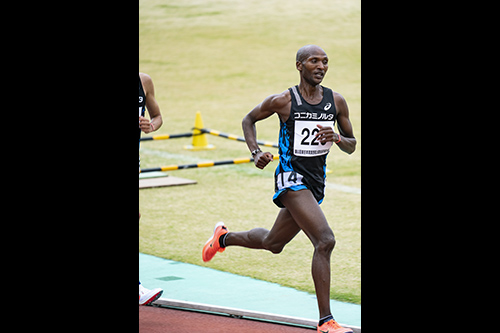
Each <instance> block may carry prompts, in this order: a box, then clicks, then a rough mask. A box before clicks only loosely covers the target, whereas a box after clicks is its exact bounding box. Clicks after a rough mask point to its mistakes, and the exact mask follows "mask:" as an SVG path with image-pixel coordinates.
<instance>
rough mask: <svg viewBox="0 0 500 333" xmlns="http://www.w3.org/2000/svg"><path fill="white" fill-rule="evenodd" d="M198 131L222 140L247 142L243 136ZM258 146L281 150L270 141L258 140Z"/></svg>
mask: <svg viewBox="0 0 500 333" xmlns="http://www.w3.org/2000/svg"><path fill="white" fill-rule="evenodd" d="M196 129H197V130H199V131H201V132H202V133H207V134H210V135H214V136H220V137H221V138H226V139H230V140H235V141H240V142H245V138H243V137H241V136H237V135H234V134H227V133H221V132H219V131H216V130H212V129H209V128H196ZM257 144H259V145H261V146H265V147H274V148H279V146H278V144H276V143H273V142H270V141H260V140H257Z"/></svg>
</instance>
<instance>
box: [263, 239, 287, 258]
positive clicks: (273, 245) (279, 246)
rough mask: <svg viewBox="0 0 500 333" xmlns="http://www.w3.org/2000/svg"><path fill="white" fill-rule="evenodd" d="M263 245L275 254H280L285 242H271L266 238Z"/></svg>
mask: <svg viewBox="0 0 500 333" xmlns="http://www.w3.org/2000/svg"><path fill="white" fill-rule="evenodd" d="M262 246H263V247H264V249H266V250H268V251H270V252H272V253H273V254H279V253H281V251H283V248H284V247H285V244H279V243H275V242H270V241H269V240H268V239H267V238H265V239H264V241H263V242H262Z"/></svg>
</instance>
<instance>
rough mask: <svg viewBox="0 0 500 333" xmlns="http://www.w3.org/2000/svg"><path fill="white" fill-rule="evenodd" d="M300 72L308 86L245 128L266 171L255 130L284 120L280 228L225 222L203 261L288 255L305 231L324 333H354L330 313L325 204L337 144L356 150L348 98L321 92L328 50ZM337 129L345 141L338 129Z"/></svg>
mask: <svg viewBox="0 0 500 333" xmlns="http://www.w3.org/2000/svg"><path fill="white" fill-rule="evenodd" d="M296 67H297V70H298V71H299V72H300V84H299V85H298V86H295V87H292V88H290V89H288V90H286V91H284V92H282V93H280V94H277V95H271V96H269V97H267V98H266V99H265V100H264V101H263V102H262V103H261V104H259V105H257V106H256V107H255V108H254V109H253V110H252V111H250V112H249V113H248V114H247V115H246V116H245V117H244V118H243V122H242V126H243V132H244V134H245V140H246V143H247V145H248V148H249V149H250V151H251V152H252V156H253V157H254V159H255V161H254V163H255V166H256V167H258V168H259V169H264V168H265V167H266V165H267V164H268V163H269V162H271V161H272V160H273V155H272V154H271V153H269V152H262V151H261V150H260V148H259V146H258V145H257V141H256V130H255V123H256V122H257V121H260V120H263V119H266V118H268V117H269V116H271V115H272V114H274V113H277V114H278V116H279V119H280V124H281V126H280V127H281V128H280V135H279V154H280V160H279V165H278V167H277V168H276V172H275V194H274V197H273V201H274V203H275V204H276V205H277V206H278V207H280V208H281V211H280V212H279V214H278V217H277V218H276V221H275V223H274V226H273V227H272V229H271V230H270V231H269V230H266V229H263V228H256V229H252V230H250V231H244V232H228V229H227V227H226V226H225V225H224V223H223V222H219V223H217V224H216V226H215V230H214V234H213V235H212V237H211V238H210V239H209V240H208V241H207V243H206V244H205V246H204V248H203V261H205V262H207V261H210V260H211V259H212V258H213V257H214V256H215V254H216V253H217V252H223V251H224V250H225V248H226V247H227V246H232V245H236V246H243V247H246V248H251V249H264V250H268V251H271V252H272V253H276V254H277V253H280V252H281V251H282V250H283V248H284V247H285V245H286V244H287V243H288V242H290V241H291V240H292V239H293V238H294V237H295V235H297V233H298V232H299V231H300V230H303V231H304V233H305V234H306V235H307V237H308V238H309V239H310V240H311V243H312V244H313V246H314V249H315V250H314V255H313V258H312V277H313V280H314V286H315V289H316V297H317V299H318V307H319V314H320V321H319V323H318V326H317V331H318V332H323V333H347V332H352V330H350V329H347V328H343V327H341V326H340V325H339V324H338V323H337V322H336V321H335V320H334V318H333V316H332V314H331V311H330V256H331V253H332V251H333V248H334V247H335V237H334V235H333V232H332V229H331V228H330V226H329V225H328V222H327V220H326V218H325V215H324V214H323V211H322V210H321V208H320V206H319V204H321V202H322V201H323V197H324V189H325V177H326V175H325V171H326V157H327V154H328V152H329V150H330V147H331V146H332V144H333V143H335V144H336V145H337V146H338V147H339V148H340V149H341V150H342V151H344V152H346V153H347V154H352V153H353V152H354V150H355V149H356V139H355V138H354V134H353V130H352V125H351V122H350V120H349V109H348V107H347V103H346V101H345V99H344V98H343V97H342V95H340V94H339V93H337V92H334V91H332V90H330V89H328V88H326V87H323V86H321V85H320V83H321V82H322V81H323V78H324V76H325V74H326V72H327V70H328V57H327V55H326V53H325V51H323V49H322V48H320V47H319V46H316V45H306V46H304V47H302V48H301V49H299V51H298V52H297V58H296ZM335 122H337V127H338V130H339V132H340V134H337V133H335V132H334V130H333V128H334V125H335Z"/></svg>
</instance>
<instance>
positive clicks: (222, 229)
mask: <svg viewBox="0 0 500 333" xmlns="http://www.w3.org/2000/svg"><path fill="white" fill-rule="evenodd" d="M228 232H229V230H227V228H226V226H225V225H224V222H219V223H217V224H216V225H215V228H214V234H213V235H212V237H210V238H209V239H208V240H207V242H206V244H205V246H204V247H203V253H202V254H203V261H204V262H208V261H210V260H212V258H213V257H214V256H215V255H216V254H217V252H224V251H225V250H226V248H225V247H220V245H219V238H220V236H222V235H225V234H227V233H228Z"/></svg>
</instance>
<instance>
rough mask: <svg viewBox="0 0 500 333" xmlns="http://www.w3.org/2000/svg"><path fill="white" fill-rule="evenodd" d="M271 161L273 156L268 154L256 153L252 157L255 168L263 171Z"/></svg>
mask: <svg viewBox="0 0 500 333" xmlns="http://www.w3.org/2000/svg"><path fill="white" fill-rule="evenodd" d="M272 161H273V154H271V153H269V152H266V153H264V152H258V153H257V154H256V155H255V157H254V163H255V166H256V167H257V168H259V169H264V168H265V167H266V165H268V164H269V162H272Z"/></svg>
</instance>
